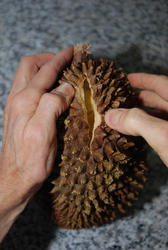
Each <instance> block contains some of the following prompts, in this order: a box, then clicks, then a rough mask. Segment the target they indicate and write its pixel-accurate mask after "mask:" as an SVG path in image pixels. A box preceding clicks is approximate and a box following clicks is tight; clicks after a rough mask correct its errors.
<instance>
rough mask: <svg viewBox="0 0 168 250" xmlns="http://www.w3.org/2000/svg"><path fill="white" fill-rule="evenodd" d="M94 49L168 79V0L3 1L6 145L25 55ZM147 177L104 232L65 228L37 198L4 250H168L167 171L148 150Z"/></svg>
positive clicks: (1, 93) (0, 89) (1, 80)
mask: <svg viewBox="0 0 168 250" xmlns="http://www.w3.org/2000/svg"><path fill="white" fill-rule="evenodd" d="M79 42H85V43H88V44H90V43H91V44H92V47H91V52H92V54H93V56H94V57H103V58H107V59H112V60H114V61H115V62H116V63H117V65H118V66H119V67H123V70H124V72H126V73H129V72H148V73H156V74H164V75H168V1H167V0H160V1H158V0H136V1H133V0H127V1H125V0H103V1H100V0H98V1H96V0H85V1H84V0H79V1H74V0H70V1H68V0H20V1H19V0H1V1H0V141H1V140H2V135H3V132H2V122H3V109H4V106H5V102H6V98H7V96H8V94H9V91H10V87H11V84H12V81H13V78H14V74H15V71H16V69H17V66H18V63H19V60H20V59H21V58H22V57H23V56H25V55H31V54H36V53H41V52H47V51H53V52H58V51H60V50H62V49H65V48H67V47H68V46H71V45H73V44H76V43H79ZM148 156H149V171H148V174H147V177H148V180H147V182H146V184H145V188H144V190H143V191H142V192H141V194H140V198H139V200H138V201H137V202H135V203H134V205H133V207H131V208H129V209H128V210H127V212H126V214H124V215H123V216H121V217H119V218H117V219H116V220H115V221H113V222H111V223H109V224H106V225H104V226H101V227H98V228H96V227H93V228H90V229H83V230H79V231H75V230H74V231H70V230H63V229H60V228H58V227H57V226H56V225H54V224H53V222H51V221H50V220H49V219H48V218H46V216H45V215H44V214H43V213H42V212H41V211H40V210H39V209H38V207H37V206H36V205H35V204H34V202H33V201H31V202H30V204H29V205H28V206H27V208H26V209H25V211H24V212H23V213H22V214H21V215H20V216H19V218H18V220H17V221H16V222H15V224H14V225H13V227H12V228H11V230H10V232H9V233H8V235H7V236H6V238H5V240H4V242H3V243H2V245H1V246H0V249H3V250H9V249H12V250H13V249H17V250H18V249H19V250H20V249H26V250H27V249H28V250H31V249H34V250H36V249H40V250H43V249H45V250H53V249H61V250H65V249H66V250H71V249H76V250H82V249H88V250H96V249H97V250H99V249H100V250H113V249H115V250H126V249H136V250H138V249H162V250H164V249H168V185H167V183H168V169H167V168H166V167H165V166H164V165H163V163H162V162H161V160H160V159H159V157H158V156H157V154H156V153H155V152H154V151H153V150H151V149H150V148H148Z"/></svg>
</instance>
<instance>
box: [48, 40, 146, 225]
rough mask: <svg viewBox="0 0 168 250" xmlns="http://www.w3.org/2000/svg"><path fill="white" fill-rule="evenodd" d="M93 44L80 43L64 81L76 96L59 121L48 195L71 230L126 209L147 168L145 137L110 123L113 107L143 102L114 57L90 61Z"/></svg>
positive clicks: (55, 212)
mask: <svg viewBox="0 0 168 250" xmlns="http://www.w3.org/2000/svg"><path fill="white" fill-rule="evenodd" d="M89 47H90V46H88V45H86V44H77V46H75V48H74V58H73V61H72V63H71V65H70V66H69V67H68V68H67V69H66V70H65V71H64V72H63V76H62V78H61V79H60V81H59V83H60V84H62V83H64V82H68V83H70V84H72V86H73V87H74V88H75V97H74V99H73V101H72V103H71V104H70V107H69V109H68V111H67V112H65V113H64V114H63V116H62V117H61V118H60V119H59V120H58V123H57V126H58V127H57V130H58V146H60V151H58V156H57V158H56V161H55V166H54V169H53V173H52V174H51V176H50V178H49V180H48V182H49V181H50V182H51V183H52V184H51V183H50V185H51V187H50V188H51V192H50V194H48V196H47V197H49V195H51V197H52V203H53V204H52V206H51V204H50V203H47V202H48V200H47V201H45V202H46V204H45V205H46V207H47V206H48V207H49V206H50V212H49V213H50V215H51V217H52V219H53V220H54V221H55V223H56V224H58V225H59V226H60V227H62V228H67V229H79V228H85V227H91V226H92V225H99V224H103V223H105V222H108V221H109V220H111V219H113V218H115V217H116V215H117V214H118V213H119V212H122V213H124V212H125V209H126V207H127V206H130V205H131V204H132V202H133V201H134V200H136V199H137V197H138V190H139V189H141V188H142V187H143V182H144V181H145V176H144V172H145V171H146V170H147V167H146V165H147V164H146V154H145V150H144V147H143V140H142V139H141V138H139V137H131V136H126V135H123V134H120V133H119V132H117V131H115V130H113V129H111V128H110V127H108V126H107V124H106V123H105V121H104V115H105V113H106V112H107V111H108V110H109V109H115V108H119V107H120V108H121V107H122V108H132V107H135V106H137V105H138V101H137V97H136V95H135V93H134V92H133V90H132V89H131V87H130V84H129V81H128V79H127V76H126V74H124V73H123V72H122V69H120V68H119V69H118V68H117V67H116V66H115V63H114V62H113V61H110V60H103V59H89V53H90V52H89V51H88V49H89ZM61 151H62V152H61ZM61 153H62V155H61V162H60V164H59V166H58V162H59V156H60V154H61ZM47 192H48V190H47Z"/></svg>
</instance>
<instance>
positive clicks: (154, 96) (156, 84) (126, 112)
mask: <svg viewBox="0 0 168 250" xmlns="http://www.w3.org/2000/svg"><path fill="white" fill-rule="evenodd" d="M128 80H129V81H130V84H131V85H132V87H135V88H139V89H142V90H141V91H140V92H139V95H138V96H139V99H140V101H141V103H142V105H143V106H146V107H150V108H154V109H155V111H157V112H151V113H147V112H145V111H143V110H141V109H138V108H132V109H115V110H114V109H113V110H110V111H108V112H107V113H106V115H105V121H106V123H107V124H108V126H110V127H111V128H113V129H115V130H117V131H119V132H120V133H123V134H127V135H133V136H142V137H143V138H144V139H145V140H146V141H147V143H148V144H149V145H150V146H151V147H152V148H153V149H154V150H155V151H156V152H157V153H158V154H159V156H160V158H161V159H162V161H163V162H164V163H165V165H166V166H167V167H168V121H167V118H168V77H166V76H159V75H150V74H145V73H135V74H129V75H128Z"/></svg>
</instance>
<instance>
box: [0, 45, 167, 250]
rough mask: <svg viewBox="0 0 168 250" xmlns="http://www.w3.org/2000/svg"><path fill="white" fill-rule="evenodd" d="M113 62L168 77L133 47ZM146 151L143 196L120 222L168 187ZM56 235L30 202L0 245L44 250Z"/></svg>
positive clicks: (161, 167)
mask: <svg viewBox="0 0 168 250" xmlns="http://www.w3.org/2000/svg"><path fill="white" fill-rule="evenodd" d="M99 53H100V54H99V55H98V54H97V55H96V57H101V51H99ZM106 59H111V58H106ZM112 60H113V61H114V62H116V64H117V66H119V67H122V68H123V72H125V73H131V72H146V73H152V74H163V75H167V74H168V72H167V70H166V68H163V67H162V66H159V65H152V62H151V64H144V63H143V62H142V56H141V51H140V49H139V48H138V47H137V46H132V47H131V48H130V49H129V50H128V51H127V52H125V53H123V54H119V55H118V56H117V57H116V58H114V59H112ZM147 150H148V158H149V171H148V173H147V181H146V183H145V185H144V189H143V190H142V191H141V192H140V197H139V199H138V201H136V202H135V203H134V205H133V206H132V207H130V208H128V210H127V212H126V213H125V214H124V215H122V216H120V217H119V218H118V219H120V218H122V217H126V216H130V215H134V211H135V210H137V209H138V210H139V209H140V210H141V209H143V206H144V204H145V203H146V202H151V201H152V199H153V198H154V197H156V196H158V195H159V193H160V188H161V187H162V186H163V185H165V184H166V183H167V180H168V168H166V167H165V166H164V164H163V163H162V162H161V160H160V159H159V157H158V156H157V155H156V153H155V152H154V151H153V150H152V149H151V148H149V147H147ZM116 220H117V219H116ZM56 233H57V226H56V225H55V224H54V223H53V222H52V221H50V219H49V218H47V217H46V216H45V215H44V214H43V213H42V212H41V211H40V210H39V208H38V206H37V205H36V204H35V203H34V202H33V201H31V202H30V203H29V204H28V206H27V208H26V209H25V211H24V212H23V213H22V214H21V215H20V217H19V218H18V220H17V221H16V222H15V224H14V225H13V227H12V228H11V230H10V232H9V233H8V235H7V236H6V238H5V239H4V241H3V243H2V244H1V246H0V249H3V250H10V249H12V250H15V249H17V250H22V249H26V250H31V249H34V250H36V249H40V250H45V249H47V246H48V245H49V244H50V242H51V241H52V239H54V237H55V235H56Z"/></svg>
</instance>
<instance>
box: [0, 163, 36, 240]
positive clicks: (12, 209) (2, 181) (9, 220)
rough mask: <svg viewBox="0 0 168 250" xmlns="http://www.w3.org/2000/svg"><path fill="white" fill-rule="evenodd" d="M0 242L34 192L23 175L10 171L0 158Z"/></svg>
mask: <svg viewBox="0 0 168 250" xmlns="http://www.w3.org/2000/svg"><path fill="white" fill-rule="evenodd" d="M0 164H1V165H0V243H1V242H2V240H3V239H4V237H5V236H6V234H7V233H8V231H9V229H10V228H11V226H12V225H13V223H14V222H15V220H16V219H17V217H18V216H19V214H20V213H21V212H22V211H23V210H24V208H25V207H26V205H27V203H28V202H29V200H30V199H31V197H32V195H33V194H34V192H33V190H30V187H28V185H27V183H25V182H24V181H23V180H22V178H21V176H19V175H18V174H16V173H14V172H8V171H7V169H8V168H5V169H4V167H2V165H3V162H2V161H1V160H0Z"/></svg>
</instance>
